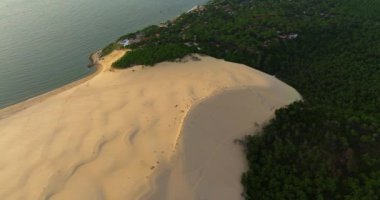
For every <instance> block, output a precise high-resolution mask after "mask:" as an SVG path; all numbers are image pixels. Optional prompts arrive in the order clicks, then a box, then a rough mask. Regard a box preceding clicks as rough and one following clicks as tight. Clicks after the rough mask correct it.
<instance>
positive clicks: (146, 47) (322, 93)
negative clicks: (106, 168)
mask: <svg viewBox="0 0 380 200" xmlns="http://www.w3.org/2000/svg"><path fill="white" fill-rule="evenodd" d="M137 35H140V36H141V35H143V36H144V37H143V40H141V41H140V42H138V43H135V44H132V45H131V46H130V47H129V48H131V49H133V53H128V54H126V55H125V56H124V57H123V58H122V59H121V60H119V61H118V62H116V63H115V66H116V67H130V66H133V65H136V64H146V65H154V64H155V63H158V62H161V61H163V60H174V59H175V58H181V57H183V56H184V55H186V54H189V53H201V54H206V55H210V56H213V57H216V58H223V59H225V60H227V61H233V62H238V63H242V64H246V65H248V66H251V67H254V68H256V69H259V70H261V71H264V72H266V73H268V74H272V75H275V76H276V77H277V78H279V79H280V80H282V81H284V82H286V83H287V84H289V85H291V86H293V87H294V88H296V89H297V91H299V92H300V93H301V94H302V96H303V101H302V102H296V103H293V104H292V105H290V106H288V107H287V108H282V109H280V110H278V111H276V117H275V118H274V119H273V120H272V121H271V122H269V123H268V124H267V125H266V126H265V127H263V129H262V130H261V131H260V132H259V133H252V135H250V136H247V138H246V139H245V140H244V142H243V143H244V146H245V152H246V156H247V160H248V162H249V170H248V171H247V172H245V173H244V174H243V175H242V179H241V182H242V184H243V185H244V187H245V190H244V194H242V195H243V196H244V197H245V199H247V200H260V199H289V200H290V199H318V200H322V199H344V200H354V199H363V200H375V199H380V1H378V0H366V1H359V0H345V1H342V0H284V1H280V0H214V1H210V2H209V3H207V4H206V5H205V6H204V7H202V9H198V10H195V11H193V12H190V13H185V14H182V15H181V16H179V17H178V18H176V19H174V20H171V21H167V22H165V23H164V24H163V25H160V26H150V27H147V28H146V29H143V30H140V31H137V32H136V33H130V34H128V35H126V36H123V37H121V38H120V39H124V38H134V37H137ZM171 47H173V49H176V50H171V49H170V48H171ZM113 48H116V47H114V46H112V45H111V46H109V47H108V48H106V49H105V52H106V53H107V52H108V51H110V50H112V49H113ZM118 48H120V47H118ZM106 53H105V54H106Z"/></svg>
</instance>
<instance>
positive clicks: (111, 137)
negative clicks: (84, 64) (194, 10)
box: [0, 51, 300, 200]
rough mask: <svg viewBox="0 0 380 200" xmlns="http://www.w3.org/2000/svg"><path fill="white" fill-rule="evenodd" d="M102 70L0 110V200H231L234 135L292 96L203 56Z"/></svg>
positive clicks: (236, 194) (238, 157) (239, 165)
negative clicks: (17, 106) (16, 106)
mask: <svg viewBox="0 0 380 200" xmlns="http://www.w3.org/2000/svg"><path fill="white" fill-rule="evenodd" d="M123 53H124V52H122V51H116V52H113V53H112V54H111V55H109V56H107V57H106V58H105V59H104V60H101V61H100V64H101V65H102V66H103V69H102V71H101V72H100V73H98V75H96V76H95V77H93V78H92V79H89V80H86V81H82V82H81V83H80V84H78V85H76V86H75V87H71V88H69V89H66V90H64V91H61V92H59V93H57V94H54V95H51V96H49V97H47V98H42V99H40V100H38V99H37V100H35V101H33V104H29V105H28V106H24V107H23V110H21V111H19V112H14V113H13V114H9V113H10V112H9V109H8V110H7V111H6V112H5V111H4V110H3V111H0V119H1V116H3V118H2V119H1V120H0V144H1V145H0V153H1V156H0V185H1V186H0V199H12V200H13V199H71V200H76V199H78V200H79V199H81V200H85V199H88V200H97V199H99V200H100V199H112V200H117V199H155V200H160V199H165V200H166V199H239V198H240V193H241V186H240V183H239V178H240V175H241V173H242V171H243V170H244V166H245V165H244V158H243V154H242V152H241V148H240V147H239V146H238V145H236V144H234V143H233V140H234V139H235V138H241V137H242V136H243V135H244V134H247V133H251V132H252V131H253V130H254V129H255V128H257V127H256V126H255V122H256V123H258V124H261V123H263V122H265V121H266V120H268V119H269V118H270V117H272V116H273V113H274V110H275V109H276V108H278V107H281V106H284V105H286V104H289V103H290V102H292V101H294V100H296V99H299V98H300V96H299V95H298V93H297V92H296V91H295V90H294V89H292V88H291V87H289V86H287V85H285V84H284V83H282V82H280V81H278V80H277V79H275V78H273V77H272V76H269V75H266V74H264V73H262V72H259V71H256V70H253V69H250V68H248V67H245V66H244V65H240V64H234V63H229V62H225V61H223V60H218V59H214V58H211V57H201V61H188V62H185V63H169V62H165V63H161V64H158V65H157V66H155V67H153V68H150V67H141V66H138V67H134V68H130V69H127V70H111V69H110V64H111V63H112V62H113V61H115V60H116V59H118V58H119V57H120V56H121V55H123Z"/></svg>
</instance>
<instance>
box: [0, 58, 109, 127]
mask: <svg viewBox="0 0 380 200" xmlns="http://www.w3.org/2000/svg"><path fill="white" fill-rule="evenodd" d="M101 51H102V50H98V51H96V52H94V53H91V54H90V56H89V60H90V64H88V66H87V67H88V68H95V70H94V71H93V72H92V73H90V74H88V75H86V76H84V77H82V78H80V79H78V80H75V81H73V82H70V83H67V84H65V85H62V86H60V87H58V88H55V89H53V90H50V91H47V92H45V93H42V94H39V95H37V96H34V97H30V98H28V99H25V100H23V101H21V102H18V103H15V104H11V105H9V106H6V107H4V108H0V120H2V119H5V118H7V117H9V116H11V115H12V114H15V113H17V112H20V111H22V110H24V109H27V108H29V107H30V106H33V105H34V104H36V103H40V102H43V101H44V100H45V99H47V98H49V97H51V96H54V95H57V94H59V93H61V92H64V91H66V90H69V89H71V88H73V87H75V86H78V85H80V84H82V83H85V82H86V81H88V80H90V79H92V78H94V77H95V76H97V75H98V74H99V73H100V72H102V71H103V66H102V65H101V64H100V63H99V61H100V60H101V59H102V57H101V56H100V53H101Z"/></svg>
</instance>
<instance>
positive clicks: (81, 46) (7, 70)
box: [0, 0, 207, 108]
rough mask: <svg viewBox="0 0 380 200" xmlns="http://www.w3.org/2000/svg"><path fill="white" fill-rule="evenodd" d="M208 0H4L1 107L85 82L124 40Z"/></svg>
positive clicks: (0, 0) (1, 10)
mask: <svg viewBox="0 0 380 200" xmlns="http://www.w3.org/2000/svg"><path fill="white" fill-rule="evenodd" d="M206 1H207V0H110V1H104V0H0V108H1V107H5V106H7V105H11V104H14V103H17V102H20V101H22V100H25V99H28V98H30V97H33V96H36V95H38V94H41V93H44V92H47V91H49V90H52V89H55V88H57V87H60V86H62V85H64V84H67V83H70V82H72V81H74V80H77V79H79V78H82V77H84V76H86V75H88V74H89V73H91V69H88V68H87V64H88V63H89V60H88V56H89V54H90V53H91V52H94V51H96V50H98V49H100V48H102V47H104V46H105V45H107V44H108V43H110V42H111V41H113V40H115V39H116V38H118V37H119V36H121V35H123V34H125V33H128V32H132V31H136V30H138V29H140V28H143V27H145V26H147V25H151V24H158V23H160V22H162V21H166V20H167V19H169V18H173V17H175V16H177V15H179V14H180V13H182V12H184V11H187V10H189V9H190V8H192V7H193V6H194V5H197V4H202V3H205V2H206Z"/></svg>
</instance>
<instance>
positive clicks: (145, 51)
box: [112, 44, 194, 68]
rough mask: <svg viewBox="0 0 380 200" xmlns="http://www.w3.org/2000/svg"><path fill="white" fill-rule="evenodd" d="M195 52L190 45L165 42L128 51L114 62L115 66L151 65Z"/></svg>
mask: <svg viewBox="0 0 380 200" xmlns="http://www.w3.org/2000/svg"><path fill="white" fill-rule="evenodd" d="M192 52H194V50H193V49H192V48H190V47H187V46H185V45H181V44H164V45H160V46H147V47H145V48H141V49H135V50H134V51H132V52H129V53H127V54H126V55H125V56H123V57H122V58H121V59H120V60H118V61H116V62H115V63H113V65H112V66H113V67H115V68H127V67H131V66H134V65H149V66H152V65H154V64H156V63H159V62H163V61H174V60H175V59H178V58H183V57H184V56H186V55H187V54H189V53H192Z"/></svg>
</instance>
